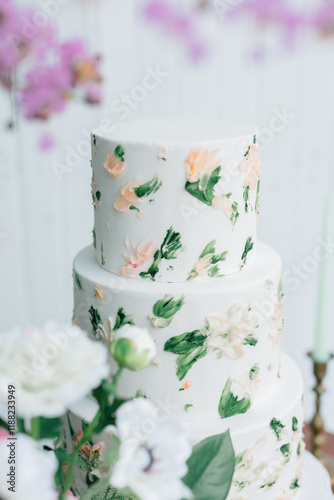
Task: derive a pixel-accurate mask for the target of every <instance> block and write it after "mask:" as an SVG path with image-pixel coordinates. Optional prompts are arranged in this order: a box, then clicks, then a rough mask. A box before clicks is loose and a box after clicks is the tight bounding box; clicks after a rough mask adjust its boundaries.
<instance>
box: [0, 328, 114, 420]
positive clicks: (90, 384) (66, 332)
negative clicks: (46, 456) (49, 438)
mask: <svg viewBox="0 0 334 500" xmlns="http://www.w3.org/2000/svg"><path fill="white" fill-rule="evenodd" d="M0 342H1V351H0V414H4V412H5V408H6V405H7V392H8V390H7V388H8V385H9V384H12V385H14V387H15V389H16V393H17V402H18V406H17V413H18V415H19V416H20V417H23V418H32V417H35V416H42V417H49V418H51V417H58V416H61V415H63V414H64V413H65V412H66V409H67V408H68V407H69V405H71V404H75V403H76V402H78V401H80V400H81V399H82V398H84V397H85V396H87V395H88V394H89V393H90V391H91V390H92V389H94V388H95V387H97V386H98V385H99V384H100V383H101V381H102V380H103V379H104V378H106V377H107V376H108V375H109V372H110V369H109V365H108V351H107V349H106V348H105V347H104V346H103V345H102V344H100V343H98V342H96V341H92V340H90V339H89V338H88V336H87V334H86V333H85V332H84V331H82V330H81V329H80V328H79V327H77V326H75V325H66V326H65V327H62V328H61V327H58V326H57V325H56V324H55V323H47V324H45V325H43V326H42V327H41V328H31V329H28V330H20V329H16V330H14V331H12V332H8V333H6V334H3V335H1V336H0Z"/></svg>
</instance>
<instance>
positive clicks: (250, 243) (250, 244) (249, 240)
mask: <svg viewBox="0 0 334 500" xmlns="http://www.w3.org/2000/svg"><path fill="white" fill-rule="evenodd" d="M253 247H254V242H253V240H252V237H251V236H249V237H248V238H247V240H246V243H245V249H244V251H243V254H242V256H241V261H242V266H241V267H243V266H245V265H246V263H247V256H248V254H249V252H250V251H251V250H252V249H253Z"/></svg>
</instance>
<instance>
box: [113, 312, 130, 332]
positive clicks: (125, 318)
mask: <svg viewBox="0 0 334 500" xmlns="http://www.w3.org/2000/svg"><path fill="white" fill-rule="evenodd" d="M124 325H134V322H133V318H132V315H128V314H126V312H125V311H124V307H120V308H119V309H118V311H117V316H116V321H115V326H114V330H115V331H116V330H118V329H119V328H121V326H124Z"/></svg>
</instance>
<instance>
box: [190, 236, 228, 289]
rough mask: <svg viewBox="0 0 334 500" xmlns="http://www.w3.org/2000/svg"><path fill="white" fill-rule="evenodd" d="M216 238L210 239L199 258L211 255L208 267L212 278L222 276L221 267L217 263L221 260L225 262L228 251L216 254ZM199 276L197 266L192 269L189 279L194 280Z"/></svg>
mask: <svg viewBox="0 0 334 500" xmlns="http://www.w3.org/2000/svg"><path fill="white" fill-rule="evenodd" d="M215 246H216V240H212V241H210V243H208V244H207V245H206V247H205V248H204V250H203V252H202V253H201V255H200V256H199V259H202V258H203V257H206V256H207V255H209V256H211V259H208V262H207V264H206V269H207V273H208V276H210V278H214V277H219V276H222V274H219V272H220V269H219V266H218V265H217V264H218V263H219V262H223V261H224V260H226V257H227V254H228V252H222V253H221V254H216V248H215ZM197 276H198V272H197V271H196V266H195V267H194V268H193V269H192V270H191V271H190V273H189V276H188V278H187V280H192V279H194V278H196V277H197Z"/></svg>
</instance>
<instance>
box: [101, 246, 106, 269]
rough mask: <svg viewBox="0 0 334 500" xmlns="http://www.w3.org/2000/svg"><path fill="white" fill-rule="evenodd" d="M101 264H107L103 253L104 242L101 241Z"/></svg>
mask: <svg viewBox="0 0 334 500" xmlns="http://www.w3.org/2000/svg"><path fill="white" fill-rule="evenodd" d="M101 265H102V266H105V265H106V260H105V258H104V253H103V243H101Z"/></svg>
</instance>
